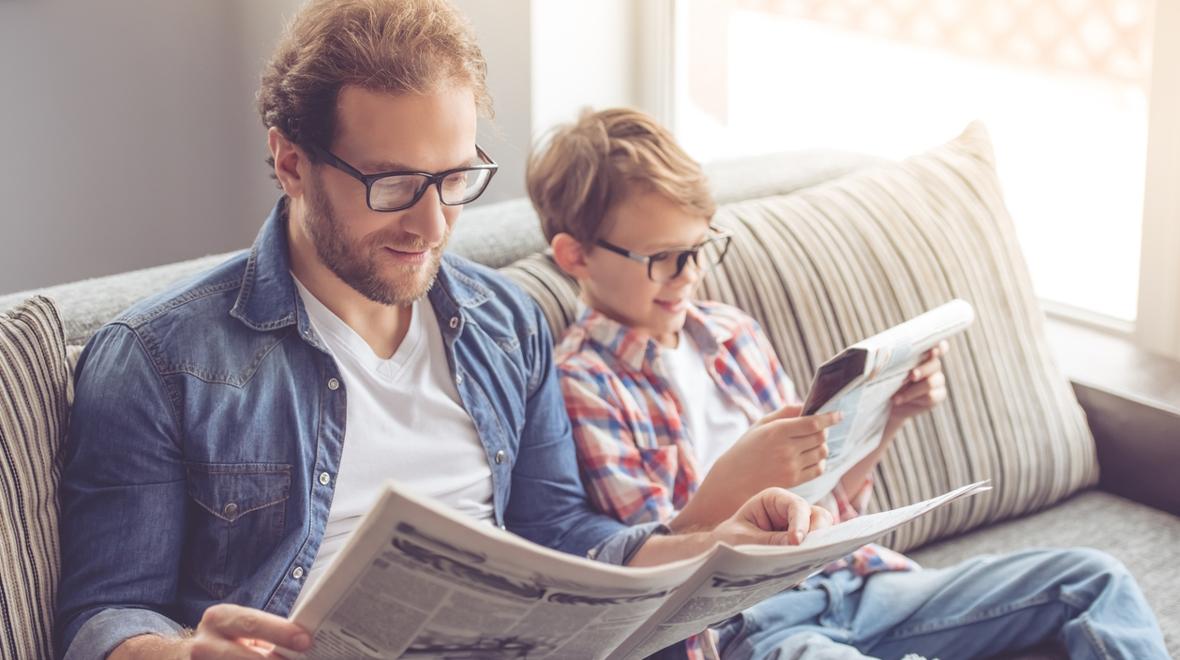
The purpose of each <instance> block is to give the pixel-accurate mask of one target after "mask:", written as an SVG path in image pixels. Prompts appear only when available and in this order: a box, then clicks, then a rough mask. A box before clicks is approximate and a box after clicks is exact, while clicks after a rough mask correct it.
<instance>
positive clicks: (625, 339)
mask: <svg viewBox="0 0 1180 660" xmlns="http://www.w3.org/2000/svg"><path fill="white" fill-rule="evenodd" d="M574 327H576V328H578V329H579V331H581V332H583V333H585V335H586V337H587V338H588V339H589V340H591V341H593V342H595V343H597V344H599V345H601V346H603V347H604V348H605V349H606V351H607V352H608V353H609V354H610V355H612V356H613V357H614V358H615V359H616V360H618V361H619V362H621V363H622V364H623V365H624V366H626V367H627V368H629V369H632V370H635V371H642V370H643V369H644V367H645V366H646V365H651V364H652V363H653V362H654V361H655V359H656V356H657V355H658V354H659V350H660V345H659V343H658V342H657V341H656V340H654V339H652V338H651V336H650V335H648V334H647V333H646V332H644V331H642V330H638V329H636V328H632V327H630V326H626V325H623V324H622V323H619V322H618V321H616V320H614V319H612V318H610V317H609V316H607V315H606V314H603V313H602V312H600V311H598V310H596V309H592V308H590V307H588V306H583V309H582V312H581V315H580V317H579V319H578V322H577V324H576V325H575V326H574ZM684 331H685V332H687V333H688V335H689V336H690V337H692V340H693V342H694V343H695V344H696V345H697V348H698V349H699V350H700V352H701V353H702V354H704V355H705V356H706V357H708V358H714V357H716V355H717V353H719V352H720V351H721V345H722V344H723V343H725V342H727V341H729V340H731V339H733V336H734V330H733V328H731V327H729V326H726V325H723V324H720V323H718V322H716V321H715V320H714V319H712V318H710V317H709V316H708V315H707V314H704V313H703V312H701V310H700V308H698V307H697V306H696V304H695V303H692V302H690V303H689V304H688V313H687V315H686V316H685V319H684Z"/></svg>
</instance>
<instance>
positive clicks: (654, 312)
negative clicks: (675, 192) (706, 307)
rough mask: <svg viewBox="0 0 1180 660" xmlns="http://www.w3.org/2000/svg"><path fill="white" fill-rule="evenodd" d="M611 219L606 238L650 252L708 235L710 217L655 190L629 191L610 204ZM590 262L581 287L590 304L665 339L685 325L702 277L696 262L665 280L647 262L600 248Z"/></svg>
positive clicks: (689, 244) (685, 244) (590, 254)
mask: <svg viewBox="0 0 1180 660" xmlns="http://www.w3.org/2000/svg"><path fill="white" fill-rule="evenodd" d="M606 222H607V223H608V226H609V227H610V230H609V231H608V232H607V233H606V235H604V236H602V238H603V239H604V240H606V241H607V242H609V243H612V244H614V245H617V246H619V247H621V248H623V249H626V250H630V251H631V252H633V253H636V254H641V255H645V256H650V255H653V254H657V253H660V252H666V251H671V250H677V249H680V250H684V249H687V248H690V247H693V246H694V245H697V244H699V243H700V242H701V241H702V240H704V239H705V237H706V236H708V233H709V221H708V219H707V218H704V217H701V216H695V215H693V214H691V213H689V212H687V211H685V210H684V209H683V208H682V207H681V206H679V205H678V204H675V203H674V202H672V201H671V200H669V199H668V198H667V197H664V196H663V195H661V194H659V193H655V192H635V193H632V194H630V195H628V196H627V197H625V198H624V199H623V200H622V201H620V202H617V203H616V204H615V205H614V206H612V207H611V209H610V211H609V212H608V218H607V220H606ZM586 266H587V268H586V272H587V273H588V279H587V280H584V281H582V282H581V285H582V291H583V294H584V295H585V296H586V298H587V302H588V303H589V304H590V306H592V307H594V308H595V309H597V310H598V311H600V312H602V313H604V314H606V315H607V316H609V317H611V318H613V319H614V320H616V321H618V322H620V323H622V324H624V325H627V326H630V327H632V328H636V329H638V330H641V331H644V332H646V333H647V334H648V335H649V336H651V337H652V338H653V339H655V340H656V341H660V342H664V343H670V342H671V341H672V337H674V336H675V333H677V332H679V331H680V329H681V328H683V327H684V319H685V317H686V316H687V311H688V302H689V299H690V298H691V297H692V296H693V295H694V294H695V292H696V289H697V285H698V284H700V281H701V272H700V270H699V269H698V268H697V267H696V265H695V264H694V263H693V262H692V260H689V261H688V263H687V264H686V265H685V268H684V270H683V271H682V272H681V273H680V274H679V275H678V276H677V277H676V278H675V279H672V280H671V281H668V282H664V283H662V284H661V283H656V282H653V281H652V280H651V279H649V278H648V276H647V266H646V265H644V264H641V263H639V262H636V261H632V260H631V259H628V258H626V257H624V256H622V255H618V254H615V253H613V252H611V251H609V250H606V249H604V248H601V247H595V248H593V249H591V250H590V251H589V252H588V253H587V255H586Z"/></svg>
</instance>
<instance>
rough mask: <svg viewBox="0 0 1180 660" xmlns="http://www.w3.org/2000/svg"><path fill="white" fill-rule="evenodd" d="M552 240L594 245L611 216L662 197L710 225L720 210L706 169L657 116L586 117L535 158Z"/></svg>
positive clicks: (533, 193)
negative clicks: (635, 199)
mask: <svg viewBox="0 0 1180 660" xmlns="http://www.w3.org/2000/svg"><path fill="white" fill-rule="evenodd" d="M525 182H526V185H527V186H528V191H529V198H530V199H531V200H532V202H533V207H534V208H535V209H536V210H537V215H539V216H540V217H541V228H542V231H544V233H545V239H546V240H548V241H552V240H553V237H554V236H556V235H558V234H561V233H565V234H569V235H570V236H573V237H574V238H575V239H577V240H578V241H579V242H580V243H582V244H583V245H592V244H593V243H594V241H595V240H596V239H598V238H599V237H601V236H602V235H603V234H604V233H605V232H606V231H607V230H608V229H609V227H605V226H604V223H603V220H604V218H605V217H606V215H607V212H608V211H609V210H610V208H611V207H612V206H613V205H615V204H616V203H618V202H620V201H622V200H623V199H626V197H627V196H629V195H631V194H633V193H635V192H649V191H650V192H656V193H659V194H661V195H664V196H665V197H667V198H668V199H670V200H672V201H673V202H676V203H678V204H680V205H681V206H683V207H684V209H685V210H687V211H688V212H690V213H692V214H694V215H700V216H702V217H705V218H712V217H713V213H714V211H716V209H717V205H716V203H715V202H714V201H713V194H712V192H711V191H710V190H709V183H708V181H707V180H706V179H705V174H704V172H702V171H701V166H700V164H698V163H697V162H696V161H695V160H693V159H692V158H690V157H689V155H688V154H687V153H685V152H684V150H683V149H681V148H680V146H679V145H678V144H676V140H675V139H674V138H673V137H672V134H671V133H670V132H668V130H667V129H665V128H664V127H663V126H660V125H659V123H657V122H656V121H655V120H654V119H652V118H651V117H650V116H648V115H646V114H644V113H642V112H639V111H638V110H631V109H627V108H614V109H610V110H600V111H598V112H591V111H586V112H583V113H582V116H581V117H579V118H578V120H577V121H576V122H574V123H572V124H564V125H561V126H557V127H556V128H554V129H553V130H552V131H550V133H549V134H548V135H547V136H546V138H544V139H543V140H542V141H541V143H539V144H538V146H537V147H536V148H535V149H534V150H533V153H532V154H530V156H529V160H528V166H527V170H526V173H525Z"/></svg>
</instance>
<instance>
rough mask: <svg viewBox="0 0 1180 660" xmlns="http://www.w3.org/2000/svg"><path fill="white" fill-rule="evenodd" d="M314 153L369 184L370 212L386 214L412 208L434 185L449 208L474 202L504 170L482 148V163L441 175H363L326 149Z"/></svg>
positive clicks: (419, 173) (440, 173)
mask: <svg viewBox="0 0 1180 660" xmlns="http://www.w3.org/2000/svg"><path fill="white" fill-rule="evenodd" d="M312 150H313V151H315V153H316V155H317V156H319V157H320V158H323V159H324V160H325V161H327V163H328V164H329V165H331V166H332V167H335V168H336V169H338V170H340V171H341V172H344V173H345V174H348V175H349V176H351V177H352V178H354V179H356V180H357V181H360V182H361V183H363V184H365V202H366V203H367V204H368V205H369V208H370V209H372V210H374V211H380V212H383V213H388V212H392V211H402V210H404V209H408V208H410V207H411V206H413V205H415V204H417V203H418V200H420V199H422V195H423V194H425V193H426V189H427V188H429V187H431V186H434V187H435V188H437V189H438V201H440V202H442V203H443V204H444V205H446V206H462V205H463V204H468V203H471V202H474V201H475V200H476V198H478V197H479V196H480V195H482V194H483V191H484V190H486V189H487V187H488V183H489V182H490V181H491V180H492V175H493V174H495V173H496V170H497V169H499V168H500V166H499V165H497V164H496V162H495V161H493V160H492V159H491V158H489V157H488V155H487V153H486V152H484V150H483V149H481V148H480V147H479V146H478V145H477V146H476V147H475V151H476V153H477V154H479V158H480V160H481V161H483V162H482V163H480V164H478V165H468V166H466V167H456V168H455V169H453V170H446V171H445V172H439V173H437V174H431V173H430V172H413V171H397V172H380V173H377V174H363V173H361V171H360V170H358V169H357V168H355V167H353V166H352V165H349V164H348V163H346V162H344V161H343V160H341V159H340V157H338V156H337V155H336V154H334V153H332V152H331V151H328V150H327V149H324V148H323V147H318V146H315V145H312Z"/></svg>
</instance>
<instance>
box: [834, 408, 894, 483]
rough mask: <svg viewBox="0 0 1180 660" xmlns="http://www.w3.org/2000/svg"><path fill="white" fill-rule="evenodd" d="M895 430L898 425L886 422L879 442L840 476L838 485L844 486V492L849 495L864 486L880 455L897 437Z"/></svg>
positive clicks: (875, 467)
mask: <svg viewBox="0 0 1180 660" xmlns="http://www.w3.org/2000/svg"><path fill="white" fill-rule="evenodd" d="M897 431H898V427H896V426H894V425H893V424H892V423H889V424H886V426H885V433H883V434H882V435H881V444H879V445H877V448H876V449H874V450H873V451H871V452H869V455H868V456H865V457H864V458H862V459H860V462H858V463H857V464H856V465H853V466H852V467H851V468H850V469H849V470H848V471H847V472H845V473H844V476H843V477H841V478H840V485H841V486H843V487H844V492H846V493H849V494H850V496H851V494H854V493H856V492H857V491H859V490H860V489H861V487H862V486H864V483H865V481H867V480H868V478H869V475H871V474H872V473H873V470H876V469H877V464H878V463H880V462H881V457H882V456H884V455H885V452H887V451H889V447H890V445H892V444H893V439H894V438H896V437H897Z"/></svg>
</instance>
